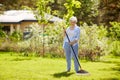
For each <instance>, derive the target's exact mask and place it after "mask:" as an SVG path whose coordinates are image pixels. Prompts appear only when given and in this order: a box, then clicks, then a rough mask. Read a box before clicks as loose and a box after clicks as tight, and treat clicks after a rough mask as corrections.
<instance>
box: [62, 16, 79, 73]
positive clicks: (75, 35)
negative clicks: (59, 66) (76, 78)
mask: <svg viewBox="0 0 120 80" xmlns="http://www.w3.org/2000/svg"><path fill="white" fill-rule="evenodd" d="M69 22H70V25H69V27H68V28H67V29H66V30H65V31H66V33H67V34H68V37H69V39H70V43H69V41H68V39H67V36H66V35H64V43H63V48H64V51H65V56H66V62H67V72H70V70H71V58H72V57H73V59H74V69H75V72H76V73H78V74H79V65H78V63H77V60H76V58H75V56H74V53H73V51H72V49H71V47H70V46H71V45H72V46H73V49H74V51H75V54H76V56H77V58H78V41H79V37H80V28H79V27H78V26H77V24H76V23H77V18H76V17H74V16H73V17H71V18H70V20H69ZM65 31H64V34H65Z"/></svg>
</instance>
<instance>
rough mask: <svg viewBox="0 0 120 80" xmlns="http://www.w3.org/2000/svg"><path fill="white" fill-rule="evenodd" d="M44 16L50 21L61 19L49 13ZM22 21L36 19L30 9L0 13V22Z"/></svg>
mask: <svg viewBox="0 0 120 80" xmlns="http://www.w3.org/2000/svg"><path fill="white" fill-rule="evenodd" d="M45 18H46V19H47V20H48V21H50V22H61V21H62V19H61V18H59V17H56V16H53V15H50V14H45ZM23 21H32V22H36V21H38V20H37V19H36V18H35V15H34V14H33V12H32V11H30V10H9V11H5V12H4V14H2V15H0V23H21V22H23Z"/></svg>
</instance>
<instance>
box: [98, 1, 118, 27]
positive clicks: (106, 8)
mask: <svg viewBox="0 0 120 80" xmlns="http://www.w3.org/2000/svg"><path fill="white" fill-rule="evenodd" d="M112 21H117V22H119V21H120V0H116V1H115V0H100V4H99V23H102V24H104V25H108V26H110V23H109V22H112Z"/></svg>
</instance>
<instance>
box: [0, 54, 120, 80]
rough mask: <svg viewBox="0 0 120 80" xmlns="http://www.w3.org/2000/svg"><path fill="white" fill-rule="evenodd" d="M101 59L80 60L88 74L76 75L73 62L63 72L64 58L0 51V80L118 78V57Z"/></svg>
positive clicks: (109, 79)
mask: <svg viewBox="0 0 120 80" xmlns="http://www.w3.org/2000/svg"><path fill="white" fill-rule="evenodd" d="M11 54H12V55H11ZM101 60H102V61H101V62H90V61H81V65H82V66H83V67H84V69H85V70H87V71H89V72H90V75H88V76H78V75H76V74H75V72H74V66H73V62H72V70H71V72H69V73H65V72H64V71H65V70H66V60H65V59H62V58H42V57H23V56H19V55H18V54H17V53H11V52H9V53H7V52H0V80H120V58H119V57H118V58H114V57H104V58H102V59H101Z"/></svg>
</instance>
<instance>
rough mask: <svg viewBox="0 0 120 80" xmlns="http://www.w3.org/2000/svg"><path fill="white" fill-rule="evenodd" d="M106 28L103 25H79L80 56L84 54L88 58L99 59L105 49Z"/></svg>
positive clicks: (104, 52)
mask: <svg viewBox="0 0 120 80" xmlns="http://www.w3.org/2000/svg"><path fill="white" fill-rule="evenodd" d="M106 35H107V29H106V28H105V27H104V26H97V25H95V24H93V25H92V26H88V25H87V24H85V23H84V24H83V25H82V26H81V35H80V56H82V55H84V56H85V57H86V58H87V59H89V60H92V61H94V60H96V59H99V58H100V56H101V55H103V54H106V51H107V46H108V45H107V41H108V39H107V37H106Z"/></svg>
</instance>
